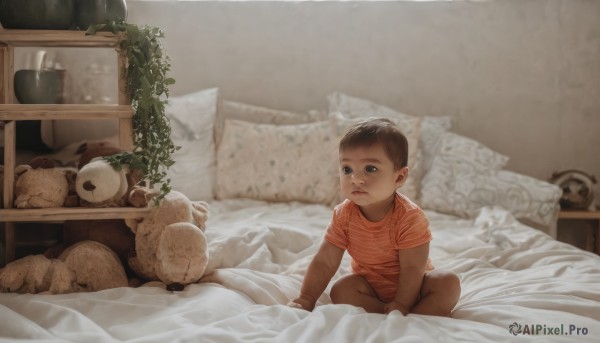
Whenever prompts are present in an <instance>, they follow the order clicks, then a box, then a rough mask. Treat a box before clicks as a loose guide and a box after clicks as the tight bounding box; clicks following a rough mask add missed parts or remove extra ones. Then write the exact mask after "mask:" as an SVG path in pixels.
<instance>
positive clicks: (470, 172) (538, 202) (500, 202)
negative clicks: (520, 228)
mask: <svg viewBox="0 0 600 343" xmlns="http://www.w3.org/2000/svg"><path fill="white" fill-rule="evenodd" d="M507 162H508V157H506V156H503V155H501V154H499V153H497V152H495V151H493V150H491V149H489V148H487V147H485V146H484V145H482V144H481V143H479V142H477V141H474V140H472V139H469V138H466V137H463V136H460V135H458V134H455V133H446V134H445V135H444V137H443V138H442V140H441V143H440V150H439V152H438V153H437V155H436V156H435V158H434V159H433V163H432V166H431V169H430V170H429V171H428V173H427V174H426V175H425V177H424V179H423V183H422V187H421V202H422V206H423V207H425V208H428V209H431V210H434V211H438V212H443V213H450V214H454V215H458V216H463V217H472V216H474V215H476V214H477V212H478V211H479V209H480V208H481V207H484V206H501V207H503V208H504V209H506V210H508V211H510V212H511V213H513V215H514V216H515V217H516V218H518V219H527V220H530V221H531V222H533V223H537V224H541V225H544V226H546V227H548V226H550V225H551V224H552V222H553V220H554V219H555V209H556V204H557V203H558V200H559V198H560V195H561V193H562V192H561V190H560V189H559V188H558V187H556V186H554V185H551V184H549V183H547V182H544V181H541V180H538V179H535V178H532V177H529V176H526V175H521V174H517V173H514V172H511V171H506V170H501V169H502V168H504V166H505V165H506V163H507Z"/></svg>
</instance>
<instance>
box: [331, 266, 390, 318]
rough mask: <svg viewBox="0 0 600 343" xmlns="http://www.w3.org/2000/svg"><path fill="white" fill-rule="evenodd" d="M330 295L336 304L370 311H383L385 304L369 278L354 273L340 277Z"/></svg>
mask: <svg viewBox="0 0 600 343" xmlns="http://www.w3.org/2000/svg"><path fill="white" fill-rule="evenodd" d="M330 296H331V301H332V302H333V303H334V304H349V305H354V306H358V307H362V308H364V309H365V311H367V312H370V313H383V308H384V306H385V304H384V303H383V302H382V301H381V300H379V298H377V295H375V291H374V290H373V288H372V287H371V285H369V283H368V282H367V280H365V279H364V278H363V277H362V276H358V275H354V274H350V275H346V276H344V277H343V278H341V279H339V280H338V281H337V282H336V283H335V284H334V285H333V287H332V288H331V294H330Z"/></svg>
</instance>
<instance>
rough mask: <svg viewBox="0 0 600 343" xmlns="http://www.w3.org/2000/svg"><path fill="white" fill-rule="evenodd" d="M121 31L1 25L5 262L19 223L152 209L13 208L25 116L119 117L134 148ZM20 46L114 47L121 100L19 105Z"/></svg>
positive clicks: (123, 137) (122, 138) (127, 145)
mask: <svg viewBox="0 0 600 343" xmlns="http://www.w3.org/2000/svg"><path fill="white" fill-rule="evenodd" d="M122 38H123V37H122V35H115V34H112V33H108V32H98V33H97V34H95V35H86V34H85V32H83V31H65V30H5V29H0V65H1V68H0V120H2V121H3V122H4V124H5V125H4V191H3V194H2V199H3V204H4V208H3V209H0V222H4V223H5V244H6V261H7V262H9V261H11V260H13V259H14V256H15V237H14V229H15V228H14V223H16V222H36V221H39V222H45V221H64V220H96V219H126V218H140V217H143V216H144V215H145V214H146V213H147V212H148V210H147V209H138V208H83V207H82V208H51V209H14V208H13V199H14V169H15V161H16V159H15V153H16V152H15V135H16V133H15V129H16V125H15V123H16V121H20V120H75V119H77V120H81V119H84V120H85V119H90V120H92V119H117V120H118V121H119V144H120V146H121V148H123V149H126V150H130V149H132V148H133V137H132V118H133V110H132V108H131V106H130V101H129V98H128V96H127V93H126V90H125V74H124V73H125V68H126V65H127V57H126V56H125V54H124V53H122V52H121V51H120V49H119V42H120V41H121V39H122ZM16 47H86V48H114V49H115V51H116V56H117V57H116V58H117V62H118V66H119V67H118V69H119V73H118V75H119V76H118V80H116V82H117V83H118V89H119V99H118V104H116V105H79V104H60V105H54V104H49V105H22V104H14V103H13V99H14V87H13V75H14V72H15V70H14V52H15V48H16Z"/></svg>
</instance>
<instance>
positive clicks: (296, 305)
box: [287, 301, 304, 310]
mask: <svg viewBox="0 0 600 343" xmlns="http://www.w3.org/2000/svg"><path fill="white" fill-rule="evenodd" d="M287 305H288V306H289V307H293V308H299V309H302V310H304V307H302V305H300V304H298V303H297V302H293V301H290V302H289V303H287Z"/></svg>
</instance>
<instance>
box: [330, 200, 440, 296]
mask: <svg viewBox="0 0 600 343" xmlns="http://www.w3.org/2000/svg"><path fill="white" fill-rule="evenodd" d="M325 239H326V240H327V241H328V242H329V243H331V244H333V245H335V246H336V247H338V248H340V249H344V250H348V253H349V254H350V256H351V257H352V271H353V273H354V274H357V275H360V276H362V277H364V278H365V279H366V280H367V282H369V284H370V285H371V287H373V289H374V290H375V292H377V295H378V296H379V298H380V300H381V301H384V302H390V301H392V300H393V299H394V297H395V296H396V292H397V290H398V277H399V275H400V262H399V258H398V250H400V249H410V248H414V247H418V246H420V245H423V244H425V243H428V242H429V241H431V231H430V229H429V220H428V219H427V217H426V216H425V213H423V210H421V209H420V208H419V207H418V206H417V205H415V204H414V203H413V202H412V201H410V200H409V199H408V198H406V197H405V196H403V195H400V194H396V198H395V202H394V208H393V210H392V211H389V212H388V213H387V214H386V216H385V218H384V219H383V220H381V221H379V222H370V221H369V220H367V218H365V217H364V215H363V214H362V212H361V211H360V209H359V207H358V205H356V204H355V203H353V202H351V201H350V200H345V201H344V202H342V203H341V204H339V205H338V206H336V208H335V209H334V211H333V219H332V220H331V223H330V224H329V226H328V227H327V233H326V234H325ZM432 269H433V267H432V266H431V263H430V261H429V260H428V261H427V270H432Z"/></svg>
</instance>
